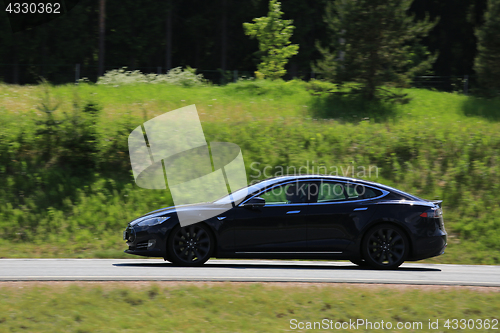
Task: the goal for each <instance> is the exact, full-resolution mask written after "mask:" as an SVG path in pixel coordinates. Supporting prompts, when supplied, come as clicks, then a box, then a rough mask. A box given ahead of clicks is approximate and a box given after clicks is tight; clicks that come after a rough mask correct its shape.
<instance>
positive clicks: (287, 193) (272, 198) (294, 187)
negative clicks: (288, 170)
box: [259, 182, 311, 205]
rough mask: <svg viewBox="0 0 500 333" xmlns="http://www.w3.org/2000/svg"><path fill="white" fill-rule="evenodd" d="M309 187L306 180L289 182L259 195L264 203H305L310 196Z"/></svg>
mask: <svg viewBox="0 0 500 333" xmlns="http://www.w3.org/2000/svg"><path fill="white" fill-rule="evenodd" d="M309 187H310V184H309V183H307V182H296V183H290V184H285V185H281V186H276V187H273V188H271V189H269V190H268V191H266V192H264V193H262V194H261V195H259V197H261V198H262V199H264V200H266V205H284V204H294V203H307V202H309V200H310V198H311V194H310V191H309V190H310V189H309Z"/></svg>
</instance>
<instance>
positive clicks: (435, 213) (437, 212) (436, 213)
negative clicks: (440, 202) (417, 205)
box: [420, 208, 443, 218]
mask: <svg viewBox="0 0 500 333" xmlns="http://www.w3.org/2000/svg"><path fill="white" fill-rule="evenodd" d="M441 215H443V210H442V209H441V208H431V209H429V210H427V211H425V212H423V213H422V214H420V216H421V217H430V218H437V217H440V216H441Z"/></svg>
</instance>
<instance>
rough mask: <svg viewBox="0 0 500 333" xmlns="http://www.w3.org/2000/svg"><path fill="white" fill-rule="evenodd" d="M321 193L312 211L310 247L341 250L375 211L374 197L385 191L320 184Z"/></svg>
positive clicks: (348, 184) (352, 185)
mask: <svg viewBox="0 0 500 333" xmlns="http://www.w3.org/2000/svg"><path fill="white" fill-rule="evenodd" d="M316 184H317V186H318V192H317V193H318V194H317V196H316V198H315V200H314V202H313V203H311V204H310V208H309V211H308V215H309V217H308V219H309V223H308V228H307V238H308V250H309V251H311V252H335V253H341V252H343V250H344V249H345V248H346V247H347V246H349V245H350V244H351V243H352V242H353V241H354V240H355V238H356V236H357V235H358V234H359V230H360V229H361V227H362V226H363V225H364V223H366V222H367V221H368V220H369V218H370V217H371V216H372V215H373V214H374V213H375V210H376V209H377V206H376V205H374V204H373V202H372V200H371V199H373V198H375V197H377V196H381V195H382V194H383V193H382V191H378V190H376V189H373V188H369V187H366V186H363V185H359V184H356V183H347V182H339V181H323V182H318V183H316Z"/></svg>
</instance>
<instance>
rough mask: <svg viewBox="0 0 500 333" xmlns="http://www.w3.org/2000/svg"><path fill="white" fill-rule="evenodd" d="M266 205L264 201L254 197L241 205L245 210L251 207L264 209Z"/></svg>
mask: <svg viewBox="0 0 500 333" xmlns="http://www.w3.org/2000/svg"><path fill="white" fill-rule="evenodd" d="M265 205H266V200H265V199H263V198H259V197H255V198H252V199H250V200H248V201H247V202H245V204H243V205H241V206H242V207H245V208H253V207H264V206H265Z"/></svg>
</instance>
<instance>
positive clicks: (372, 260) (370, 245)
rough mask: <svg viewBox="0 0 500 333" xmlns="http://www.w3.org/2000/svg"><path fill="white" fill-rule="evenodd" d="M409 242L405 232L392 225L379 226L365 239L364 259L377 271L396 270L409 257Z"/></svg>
mask: <svg viewBox="0 0 500 333" xmlns="http://www.w3.org/2000/svg"><path fill="white" fill-rule="evenodd" d="M409 248H410V247H409V242H408V238H407V237H406V235H405V233H404V232H403V230H401V229H400V228H398V227H396V226H394V225H391V224H379V225H377V226H375V227H373V228H372V229H370V230H369V231H368V232H367V233H366V235H365V237H364V238H363V247H362V251H363V258H364V259H365V261H366V262H367V263H368V264H369V265H370V266H372V267H374V268H377V269H395V268H397V267H399V266H400V265H401V264H402V263H403V262H404V261H405V259H406V257H407V256H408V252H409Z"/></svg>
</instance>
